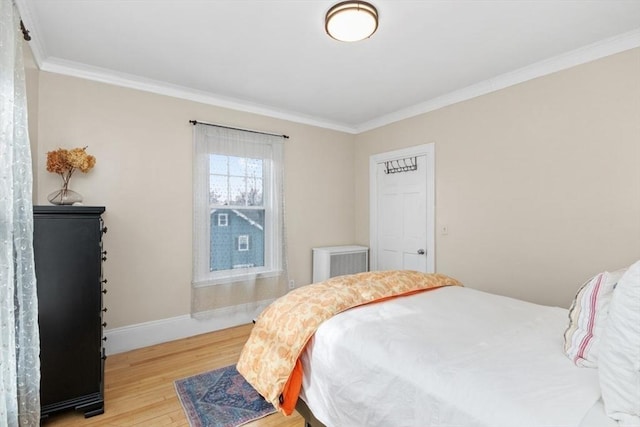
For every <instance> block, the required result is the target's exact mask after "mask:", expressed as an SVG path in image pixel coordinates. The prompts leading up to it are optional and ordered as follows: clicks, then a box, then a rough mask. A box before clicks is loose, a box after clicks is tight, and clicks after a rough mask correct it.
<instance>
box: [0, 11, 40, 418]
mask: <svg viewBox="0 0 640 427" xmlns="http://www.w3.org/2000/svg"><path fill="white" fill-rule="evenodd" d="M32 179H33V178H32V172H31V151H30V147H29V135H28V132H27V101H26V92H25V77H24V65H23V60H22V32H21V31H20V16H19V14H18V11H17V9H16V7H15V6H14V5H13V4H12V2H11V1H10V0H0V425H2V426H9V427H13V426H21V427H24V426H37V425H39V424H40V359H39V355H40V340H39V334H38V300H37V292H36V279H35V271H34V265H33V206H32V201H31V200H32V199H31V187H32Z"/></svg>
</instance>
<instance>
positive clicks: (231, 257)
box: [209, 209, 265, 271]
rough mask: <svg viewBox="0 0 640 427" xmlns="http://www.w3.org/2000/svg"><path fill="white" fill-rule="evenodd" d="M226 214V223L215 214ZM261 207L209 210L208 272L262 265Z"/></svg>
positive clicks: (262, 215) (262, 225)
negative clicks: (224, 224)
mask: <svg viewBox="0 0 640 427" xmlns="http://www.w3.org/2000/svg"><path fill="white" fill-rule="evenodd" d="M225 214H226V215H227V226H226V227H220V226H218V217H219V216H220V215H225ZM264 218H265V211H264V209H215V210H213V211H212V212H211V259H210V265H209V267H210V271H220V270H231V269H233V268H246V267H264Z"/></svg>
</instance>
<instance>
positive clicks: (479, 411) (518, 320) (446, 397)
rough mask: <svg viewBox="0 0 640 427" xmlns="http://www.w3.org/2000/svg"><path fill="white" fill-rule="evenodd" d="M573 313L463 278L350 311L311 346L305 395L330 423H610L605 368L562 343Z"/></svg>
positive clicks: (305, 360)
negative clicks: (579, 362) (458, 283)
mask: <svg viewBox="0 0 640 427" xmlns="http://www.w3.org/2000/svg"><path fill="white" fill-rule="evenodd" d="M567 322H568V312H567V310H566V309H562V308H558V307H547V306H540V305H536V304H531V303H527V302H524V301H520V300H515V299H511V298H507V297H502V296H498V295H493V294H488V293H484V292H480V291H477V290H474V289H470V288H459V287H448V288H442V289H437V290H433V291H428V292H424V293H420V294H417V295H412V296H408V297H400V298H396V299H393V300H390V301H385V302H382V303H376V304H371V305H367V306H363V307H359V308H356V309H352V310H348V311H346V312H343V313H341V314H339V315H337V316H335V317H333V318H331V319H329V320H328V321H326V322H324V323H323V324H322V325H321V326H320V328H319V329H318V330H317V332H316V334H315V335H314V337H313V338H312V339H311V341H310V342H309V344H308V346H307V348H306V350H305V352H304V353H303V355H302V357H301V361H302V365H303V370H304V377H303V383H302V388H303V389H302V393H301V398H302V399H303V400H304V401H305V402H306V403H307V405H308V406H309V408H310V409H311V411H312V412H313V413H314V415H315V416H316V418H317V419H318V420H319V421H321V422H322V423H324V424H325V425H327V426H340V427H347V426H367V427H377V426H379V427H390V426H420V427H424V426H430V427H438V426H442V427H444V426H447V427H453V426H464V427H475V426H477V427H500V426H504V427H513V426H514V425H517V426H520V427H526V426H531V427H534V426H535V427H543V426H549V427H551V426H553V427H561V426H574V427H575V426H580V427H591V426H595V425H598V426H601V427H604V426H606V424H602V423H608V422H609V421H611V420H610V419H609V418H607V417H606V416H605V415H604V411H603V410H602V405H601V404H600V406H598V399H599V398H600V388H599V385H598V375H597V371H596V370H595V369H586V368H578V367H576V366H575V365H573V364H572V363H571V361H570V360H569V359H568V358H567V357H565V356H564V354H563V352H562V345H563V341H562V340H563V338H562V337H563V332H564V330H565V328H566V326H567ZM591 420H595V421H594V422H595V423H596V424H591ZM598 423H599V424H598ZM611 425H615V423H612V424H611Z"/></svg>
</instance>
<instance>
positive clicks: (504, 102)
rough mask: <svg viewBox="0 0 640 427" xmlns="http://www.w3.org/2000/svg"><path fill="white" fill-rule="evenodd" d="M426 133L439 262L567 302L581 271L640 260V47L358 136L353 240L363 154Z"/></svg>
mask: <svg viewBox="0 0 640 427" xmlns="http://www.w3.org/2000/svg"><path fill="white" fill-rule="evenodd" d="M430 142H433V143H435V147H436V229H439V228H440V227H441V226H443V225H447V227H448V230H449V232H448V235H446V236H443V235H441V234H440V233H436V269H437V271H438V272H442V273H445V274H450V275H452V276H454V277H457V278H459V279H460V280H462V281H463V282H464V283H465V284H466V285H467V286H470V287H474V288H479V289H483V290H488V291H491V292H496V293H500V294H505V295H509V296H513V297H518V298H522V299H526V300H530V301H534V302H538V303H545V304H553V305H560V306H568V305H569V304H570V302H571V298H572V297H573V295H574V293H575V291H576V289H577V287H579V286H580V284H581V283H582V281H584V280H586V279H587V278H588V277H589V275H591V274H594V273H597V272H599V271H602V270H605V269H617V268H620V267H623V266H625V265H628V264H630V263H631V262H632V261H634V260H637V259H640V166H639V165H640V49H634V50H631V51H627V52H624V53H621V54H617V55H614V56H611V57H607V58H604V59H601V60H598V61H595V62H591V63H588V64H585V65H581V66H578V67H575V68H572V69H569V70H565V71H562V72H558V73H555V74H552V75H548V76H545V77H542V78H538V79H535V80H532V81H529V82H526V83H522V84H519V85H516V86H513V87H510V88H507V89H503V90H500V91H497V92H494V93H491V94H488V95H485V96H481V97H478V98H475V99H472V100H469V101H466V102H461V103H459V104H455V105H452V106H450V107H447V108H443V109H440V110H437V111H434V112H431V113H427V114H424V115H421V116H419V117H415V118H412V119H408V120H404V121H401V122H398V123H395V124H392V125H388V126H385V127H383V128H379V129H376V130H373V131H370V132H366V133H363V134H360V135H358V136H357V137H356V154H355V161H356V164H355V173H356V175H355V186H356V240H357V242H358V243H361V244H366V243H367V242H368V241H369V221H368V216H369V194H368V191H369V183H368V177H369V175H368V167H369V164H368V161H369V156H370V155H372V154H375V153H380V152H385V151H390V150H394V149H398V148H402V147H408V146H413V145H419V144H424V143H430Z"/></svg>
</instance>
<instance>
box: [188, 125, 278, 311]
mask: <svg viewBox="0 0 640 427" xmlns="http://www.w3.org/2000/svg"><path fill="white" fill-rule="evenodd" d="M283 185H284V138H283V137H282V136H276V135H267V134H262V133H257V132H251V131H244V130H238V129H230V128H226V127H220V126H214V125H206V124H200V123H198V124H196V125H195V126H194V131H193V201H194V206H193V281H192V301H191V302H192V304H191V313H192V315H194V316H198V317H205V316H206V317H212V316H214V317H218V316H221V317H224V318H227V319H237V320H239V321H246V320H250V319H251V318H253V317H255V315H256V314H257V313H259V312H260V311H261V310H262V309H263V308H264V307H265V306H266V305H267V304H269V303H270V302H271V301H273V300H274V299H275V298H277V297H279V296H281V295H283V294H284V293H286V291H287V283H288V277H287V262H286V239H285V228H284V190H283Z"/></svg>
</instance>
